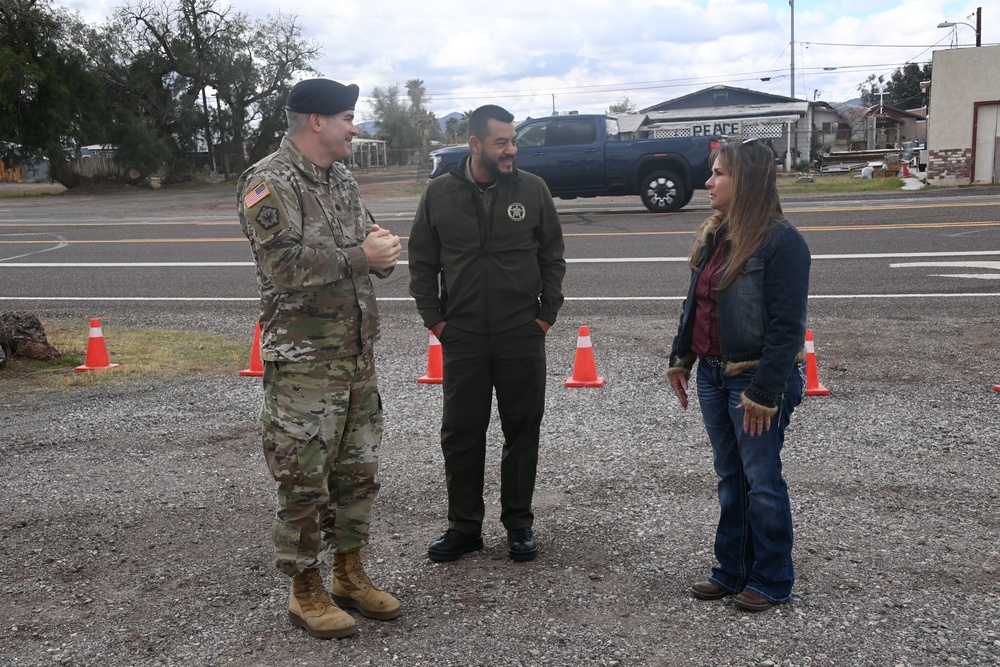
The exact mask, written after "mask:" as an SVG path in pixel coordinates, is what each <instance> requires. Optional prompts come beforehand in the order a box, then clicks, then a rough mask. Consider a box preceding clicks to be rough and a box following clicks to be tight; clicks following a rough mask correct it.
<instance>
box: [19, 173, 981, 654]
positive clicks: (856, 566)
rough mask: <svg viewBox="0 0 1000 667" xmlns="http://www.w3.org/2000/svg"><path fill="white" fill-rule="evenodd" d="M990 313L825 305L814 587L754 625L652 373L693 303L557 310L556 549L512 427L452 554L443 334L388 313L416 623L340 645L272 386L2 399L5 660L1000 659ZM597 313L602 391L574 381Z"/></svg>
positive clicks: (396, 538) (376, 550) (134, 311)
mask: <svg viewBox="0 0 1000 667" xmlns="http://www.w3.org/2000/svg"><path fill="white" fill-rule="evenodd" d="M363 187H364V185H363ZM994 306H995V303H994V302H992V301H990V300H983V299H970V300H963V299H950V300H948V301H947V302H944V305H943V306H941V307H940V308H939V309H938V310H936V311H935V316H934V317H922V316H919V315H916V314H914V315H912V316H908V317H906V318H898V319H894V318H890V317H887V316H886V314H885V312H883V311H882V310H881V309H880V308H879V306H878V305H877V304H861V303H859V302H847V301H844V302H838V301H833V300H817V301H815V302H813V303H812V304H811V306H810V308H811V310H810V326H811V328H812V329H813V332H814V334H815V337H816V341H815V342H816V349H817V354H818V357H819V374H820V380H821V381H822V382H823V384H824V385H826V386H827V387H829V388H830V389H831V392H832V394H831V395H830V396H827V397H807V398H806V400H805V401H804V402H803V404H802V405H801V406H800V407H799V409H798V410H796V413H795V415H794V416H793V420H792V426H791V427H790V429H789V431H788V437H787V442H786V449H785V455H784V461H785V474H786V477H787V479H788V483H789V487H790V491H791V497H792V506H793V517H794V519H795V527H796V540H797V541H796V546H795V551H794V558H795V565H796V573H797V577H798V581H797V582H796V586H795V590H794V596H793V601H792V603H791V604H789V605H785V606H782V607H778V608H775V609H773V610H771V611H768V612H766V613H763V614H748V613H745V612H741V611H739V610H738V609H736V608H735V607H734V606H733V605H732V604H731V603H730V602H727V601H717V602H701V601H697V600H694V599H692V598H691V597H690V595H689V594H688V593H687V588H688V586H689V585H690V584H691V583H693V582H695V581H697V580H699V579H703V578H704V577H705V576H706V574H707V573H708V571H709V568H710V567H711V565H712V562H713V557H712V537H713V533H714V526H715V521H716V518H717V511H718V506H717V501H716V497H715V476H714V474H713V473H712V467H711V452H710V448H709V445H708V442H707V438H706V436H705V433H704V429H703V426H702V424H701V420H700V418H699V415H698V412H697V408H696V403H694V404H693V406H692V409H691V410H689V411H686V412H685V411H682V410H681V409H680V408H679V406H678V405H677V402H676V399H675V398H674V397H673V394H672V392H671V391H670V389H669V386H668V385H667V383H666V381H665V380H664V378H663V369H664V366H665V364H666V357H667V352H668V348H669V342H670V338H671V336H672V332H673V329H674V326H675V321H676V314H677V313H676V311H677V309H678V308H679V303H669V304H666V305H655V304H654V305H646V306H636V305H635V304H630V305H628V307H627V308H626V307H619V306H616V305H595V304H593V303H586V304H584V303H580V302H569V303H568V304H567V305H566V307H565V308H564V310H563V311H562V312H561V314H560V322H559V324H558V325H557V326H556V327H555V328H554V329H553V330H552V331H551V332H550V334H549V343H548V353H549V386H548V398H547V413H546V419H545V422H544V423H543V444H542V451H541V458H540V462H539V475H538V485H537V490H536V498H535V513H536V524H535V532H536V536H537V538H538V540H539V542H540V545H541V554H540V556H539V558H538V559H537V560H535V561H533V562H530V563H513V562H511V561H510V560H509V559H508V558H507V556H506V545H505V539H504V536H505V533H504V531H503V528H502V526H501V525H500V523H499V520H498V516H499V503H498V494H499V491H498V469H499V461H498V458H499V450H500V440H501V435H500V433H499V429H497V428H495V427H494V428H493V429H491V433H490V460H491V461H492V465H490V466H488V469H487V512H488V516H487V523H486V525H485V526H484V538H485V541H486V549H485V550H484V551H482V552H479V553H475V554H470V555H467V556H465V557H463V558H462V559H461V560H459V561H457V562H455V563H447V564H437V563H432V562H430V561H428V560H427V558H426V546H427V543H428V542H429V541H430V540H432V539H434V538H436V537H437V536H438V535H439V534H440V533H441V532H442V530H443V529H444V527H445V512H446V509H445V490H444V485H443V477H444V473H443V462H442V458H441V453H440V447H439V444H438V430H439V425H440V423H439V419H440V413H441V392H440V387H438V386H433V385H430V386H428V385H418V384H417V383H416V381H415V380H416V378H417V377H419V376H420V375H423V374H424V372H425V371H426V359H427V356H426V355H427V337H426V336H427V334H426V332H425V331H424V330H423V329H422V328H421V326H420V323H419V321H418V318H417V316H416V313H415V312H413V310H412V305H409V304H405V303H397V302H386V303H384V305H383V306H382V309H383V339H382V341H381V343H380V346H379V348H378V357H379V372H380V385H381V391H382V394H383V400H384V404H385V412H386V414H385V417H386V433H385V439H384V441H383V448H382V468H381V473H382V481H383V488H382V492H381V493H380V495H379V498H378V501H377V502H376V506H375V512H374V518H373V525H372V537H373V543H372V545H371V546H370V547H369V548H368V549H367V550H366V552H365V553H366V563H367V569H368V571H369V573H370V574H371V575H372V576H373V578H374V579H375V580H376V581H377V582H378V583H379V584H380V585H382V586H383V587H384V588H386V589H387V590H389V591H390V592H392V593H393V594H395V595H397V596H398V597H399V598H400V600H401V601H402V603H403V608H404V613H403V615H402V616H401V617H400V618H399V619H397V620H395V621H391V622H378V621H372V620H368V619H365V618H363V617H358V625H359V632H358V633H357V634H356V635H354V636H353V637H351V638H348V639H344V640H332V641H320V640H316V639H312V638H311V637H309V636H308V635H307V634H306V633H305V632H303V631H302V630H300V629H298V628H294V627H292V626H291V625H289V624H288V622H287V621H286V618H285V610H286V605H287V597H288V582H287V580H286V579H285V578H284V577H283V576H282V575H281V574H279V573H278V572H277V571H276V570H275V569H274V567H273V563H272V553H271V545H270V539H269V534H270V532H269V531H270V522H271V515H272V513H273V506H274V499H273V494H274V486H273V483H272V481H271V478H270V476H269V475H268V473H267V471H266V469H265V467H264V463H263V459H262V456H261V454H260V443H259V427H258V422H257V420H256V413H257V411H258V409H259V405H260V400H261V388H260V383H259V381H258V380H256V379H253V378H243V377H239V376H238V375H237V373H236V371H237V370H239V369H233V371H232V372H231V373H227V374H223V375H199V376H192V377H181V378H155V379H150V380H148V381H142V382H141V383H137V382H134V381H130V382H128V383H126V382H122V381H119V382H117V383H115V384H111V385H109V386H104V387H101V388H78V389H73V390H68V391H63V392H51V393H31V394H27V393H21V394H14V395H13V396H12V397H5V398H3V399H0V406H2V410H0V433H2V435H0V475H2V477H3V479H4V480H5V481H4V483H3V485H2V486H0V501H2V507H4V508H6V512H5V515H4V516H3V517H2V518H0V555H2V557H0V665H5V666H6V665H10V666H11V667H14V666H19V667H20V666H28V665H32V666H34V665H39V666H40V665H73V666H83V665H92V666H100V667H124V666H144V667H145V666H168V665H170V666H180V665H199V666H202V665H204V666H216V667H219V666H222V665H260V666H285V665H289V666H290V665H296V666H300V665H303V666H312V665H316V666H319V665H323V666H326V665H331V664H332V665H390V664H400V665H439V666H458V665H483V666H487V665H488V666H492V665H501V666H505V667H506V666H511V667H515V666H517V667H522V666H523V667H528V666H534V665H560V666H561V665H566V666H574V665H621V666H631V665H636V666H647V667H674V666H680V665H684V666H685V667H687V666H690V665H694V666H715V665H718V666H727V667H730V666H731V667H767V666H770V667H774V666H779V665H780V666H782V667H820V666H827V665H843V666H869V665H870V666H872V667H883V666H889V667H896V666H904V667H918V666H924V667H931V666H934V667H937V666H940V665H975V666H979V665H1000V583H998V581H1000V548H998V546H997V536H998V533H1000V517H998V513H997V500H998V493H1000V491H998V488H1000V466H998V465H997V460H998V433H1000V393H998V392H994V391H992V387H993V385H994V384H997V383H1000V356H998V351H997V349H998V348H997V344H996V342H997V334H996V332H997V331H998V329H1000V311H998V310H997V309H996V308H995V307H994ZM86 308H87V306H80V307H79V310H78V309H77V307H76V306H71V305H67V306H49V307H46V308H42V309H35V310H34V311H33V312H36V313H37V314H38V315H39V316H40V317H41V318H42V321H43V323H44V322H45V321H46V320H47V319H55V318H65V317H90V316H91V315H89V314H88V313H86V312H84V310H85V309H86ZM117 308H118V309H119V310H118V311H117V312H115V313H114V321H115V323H116V324H118V325H123V326H128V325H134V326H146V327H157V328H170V329H178V330H198V331H205V332H215V333H222V334H225V335H230V336H233V337H235V338H238V339H247V338H248V337H249V332H248V331H247V322H252V321H253V317H254V315H255V308H254V305H253V304H247V303H237V304H229V305H223V306H221V307H215V306H213V307H212V310H211V311H209V310H206V309H204V308H203V307H201V308H199V307H196V306H191V307H184V306H177V307H176V308H174V307H172V308H171V311H170V312H169V313H164V312H159V311H157V310H155V309H153V308H149V309H143V308H142V307H141V306H136V307H132V306H129V305H126V304H123V305H121V306H118V307H117ZM984 313H985V314H984ZM582 324H587V325H589V327H590V330H591V335H592V338H593V340H594V350H595V356H596V359H597V369H598V371H599V373H600V374H601V375H603V376H605V377H606V378H607V384H606V385H605V386H604V387H603V388H601V389H567V388H565V387H564V386H563V382H564V381H565V379H566V377H567V376H569V375H570V374H571V371H572V365H573V359H574V353H575V347H576V334H577V328H578V327H579V326H580V325H582ZM110 344H111V342H110V341H109V346H110ZM112 361H113V359H112ZM692 386H693V383H692ZM7 389H8V388H7V387H0V393H7V392H6V391H5V390H7ZM695 400H696V397H695Z"/></svg>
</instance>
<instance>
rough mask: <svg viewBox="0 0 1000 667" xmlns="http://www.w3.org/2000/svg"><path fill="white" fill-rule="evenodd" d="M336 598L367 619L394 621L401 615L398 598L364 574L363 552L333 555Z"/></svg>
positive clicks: (331, 590) (341, 603)
mask: <svg viewBox="0 0 1000 667" xmlns="http://www.w3.org/2000/svg"><path fill="white" fill-rule="evenodd" d="M330 593H331V597H332V598H333V601H334V602H336V603H337V604H339V605H340V606H341V607H343V608H344V609H357V610H358V611H360V612H361V613H362V614H364V615H365V616H367V617H368V618H374V619H376V620H379V621H391V620H392V619H394V618H396V617H397V616H399V600H397V599H396V598H394V597H392V596H391V595H389V594H388V593H386V592H385V591H383V590H382V589H380V588H377V587H376V586H375V584H373V583H372V580H371V579H369V578H368V575H367V574H365V568H364V567H363V566H362V565H361V552H360V551H352V552H351V553H346V554H334V555H333V583H332V585H331V586H330Z"/></svg>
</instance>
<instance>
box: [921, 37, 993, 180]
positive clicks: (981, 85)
mask: <svg viewBox="0 0 1000 667" xmlns="http://www.w3.org/2000/svg"><path fill="white" fill-rule="evenodd" d="M931 63H932V69H931V96H930V116H929V120H928V126H927V152H928V160H927V181H928V183H931V184H932V185H969V184H970V183H972V182H973V180H972V177H973V174H972V162H973V156H974V155H975V159H976V162H977V168H976V174H977V182H991V180H983V179H982V178H981V176H980V175H981V174H982V173H983V172H982V171H981V169H980V166H981V165H982V164H985V163H987V162H990V163H993V162H995V161H996V160H995V157H996V156H995V150H996V148H995V147H996V145H997V142H996V141H993V142H992V150H990V144H989V142H987V141H985V140H983V139H982V137H979V139H980V140H979V141H977V143H978V144H979V145H980V148H979V150H978V151H975V150H974V147H973V123H974V122H975V120H976V110H977V106H978V107H979V108H981V109H982V108H983V107H984V106H987V107H988V106H989V104H988V103H989V102H993V103H998V102H1000V67H998V66H997V64H998V63H1000V46H982V47H967V48H960V49H946V50H940V51H935V52H934V55H933V59H932V61H931ZM977 103H979V104H978V105H977ZM983 103H987V104H985V105H984V104H983ZM983 112H984V113H985V112H986V109H983ZM986 129H987V128H985V127H984V128H982V130H983V131H985V130H986ZM990 129H991V130H992V128H990ZM984 152H985V153H988V154H981V153H984ZM991 171H993V170H991ZM988 178H991V179H992V182H996V179H997V175H996V174H995V173H994V174H992V176H989V177H988Z"/></svg>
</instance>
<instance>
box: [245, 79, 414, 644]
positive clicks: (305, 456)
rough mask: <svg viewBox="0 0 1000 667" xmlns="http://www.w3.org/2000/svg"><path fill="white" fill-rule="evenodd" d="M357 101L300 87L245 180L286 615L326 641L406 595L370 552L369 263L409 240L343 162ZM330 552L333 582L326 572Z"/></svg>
mask: <svg viewBox="0 0 1000 667" xmlns="http://www.w3.org/2000/svg"><path fill="white" fill-rule="evenodd" d="M357 98H358V87H357V86H356V85H351V86H345V85H343V84H340V83H338V82H336V81H330V80H327V79H310V80H307V81H302V82H300V83H298V84H296V85H295V86H294V87H293V88H292V90H291V92H290V93H289V95H288V101H287V104H286V107H285V109H286V115H287V118H288V135H287V136H286V137H285V138H284V139H283V140H282V142H281V147H280V148H279V149H278V151H277V152H275V153H272V154H271V155H269V156H267V157H266V158H264V159H263V160H261V161H260V162H258V163H257V164H255V165H254V166H253V167H251V168H250V169H248V170H247V171H246V173H244V174H243V176H242V177H241V178H240V183H239V188H238V192H239V195H238V207H239V214H240V224H241V226H242V227H243V233H244V234H245V235H246V236H247V238H248V239H249V240H250V248H251V251H252V253H253V258H254V263H255V264H256V266H257V283H258V288H259V291H260V328H261V359H262V360H263V362H264V405H263V408H262V410H261V414H260V419H261V422H263V444H264V457H265V459H266V461H267V467H268V469H269V470H270V472H271V475H272V476H273V477H274V479H275V481H277V482H278V509H277V514H276V517H275V521H274V526H273V530H272V537H273V540H274V549H275V558H276V562H277V566H278V569H279V570H281V571H282V572H284V573H285V574H287V575H289V576H290V577H292V594H291V597H290V600H289V611H288V616H289V620H290V621H291V622H292V623H293V624H295V625H298V626H301V627H303V628H305V629H306V630H307V631H308V632H309V633H310V634H311V635H313V636H315V637H320V638H324V639H325V638H330V637H346V636H348V635H351V634H353V633H354V632H355V629H356V627H355V621H354V619H353V618H352V617H351V616H350V615H349V614H347V613H345V612H344V611H343V610H342V609H341V607H347V608H352V609H357V610H359V611H360V612H361V613H362V614H364V615H365V616H368V617H370V618H376V619H380V620H388V619H392V618H396V617H397V616H398V615H399V602H398V601H397V600H396V599H395V598H393V597H392V596H391V595H389V594H388V593H385V592H384V591H381V590H379V589H378V588H376V587H375V586H374V585H373V584H372V582H371V580H370V579H369V578H368V576H367V575H366V574H365V571H364V569H363V567H362V565H361V561H360V558H359V553H360V550H361V548H362V547H364V546H365V545H366V544H367V543H368V524H369V518H370V515H371V507H372V501H373V500H374V499H375V494H376V493H377V492H378V490H379V481H378V476H377V469H378V447H379V443H380V442H381V439H382V410H381V400H380V398H379V393H378V387H377V385H376V380H375V360H374V356H373V351H372V346H373V344H374V342H375V340H376V338H377V337H378V311H377V307H376V302H375V292H374V287H373V285H372V281H371V277H370V276H369V274H375V275H376V276H378V277H380V278H385V277H386V276H388V275H389V274H390V273H391V271H392V269H393V267H395V265H396V261H397V259H398V257H399V253H400V249H401V246H400V241H399V237H398V236H394V235H392V234H390V233H389V232H388V231H387V230H384V229H380V228H379V226H378V225H376V224H373V221H372V220H371V216H370V214H369V213H368V210H367V209H366V208H365V205H364V203H363V202H362V201H361V195H360V192H359V190H358V185H357V183H356V182H355V180H354V178H353V177H352V176H351V173H350V171H348V170H347V168H346V167H344V165H342V164H340V163H339V162H338V160H343V159H345V158H347V157H349V156H350V155H351V139H352V138H353V137H354V136H356V135H357V133H358V131H357V128H355V127H354V123H353V119H354V106H355V103H356V102H357ZM329 553H332V554H333V561H334V562H333V581H332V586H331V590H330V592H328V591H327V590H326V588H325V586H324V584H323V579H322V576H321V575H320V573H319V569H318V568H319V567H320V566H321V565H322V563H323V562H324V561H325V560H326V558H327V555H328V554H329ZM331 593H332V595H331ZM338 605H339V606H338Z"/></svg>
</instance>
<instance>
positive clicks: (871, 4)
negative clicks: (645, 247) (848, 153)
mask: <svg viewBox="0 0 1000 667" xmlns="http://www.w3.org/2000/svg"><path fill="white" fill-rule="evenodd" d="M54 4H55V5H56V6H62V7H66V8H68V9H70V10H73V11H79V12H81V14H82V16H83V17H84V18H85V19H86V20H88V21H89V22H91V23H100V22H102V21H103V20H104V19H105V18H106V17H108V16H110V15H111V12H112V11H113V9H114V8H115V7H117V6H121V5H122V4H123V3H120V2H119V3H112V2H107V1H106V0H104V1H102V0H96V1H93V0H54ZM230 4H231V6H232V7H233V9H235V10H237V11H240V12H245V13H247V14H249V15H250V16H251V17H253V18H259V19H263V18H265V17H266V16H267V15H269V14H275V13H276V12H277V10H278V9H280V10H281V11H282V12H284V13H291V14H297V15H298V17H299V21H300V22H301V24H302V26H303V30H304V34H305V36H306V37H308V38H311V39H315V40H316V41H317V42H318V43H319V44H320V45H321V47H322V50H323V55H322V57H321V58H320V59H318V61H317V62H316V63H315V65H316V68H317V69H318V70H320V71H321V72H323V74H324V75H325V76H328V77H330V78H334V79H337V80H340V81H344V82H352V83H357V84H358V85H359V86H360V87H361V91H362V95H367V94H369V93H370V92H371V90H372V89H373V88H374V87H375V86H386V85H392V84H398V85H399V86H400V90H401V91H402V90H403V87H404V85H405V83H406V81H407V80H409V79H422V80H423V81H424V86H425V88H426V91H427V94H428V95H429V97H430V104H429V106H430V108H431V110H433V111H434V112H436V113H437V114H438V115H439V116H444V115H446V114H447V113H449V112H451V111H465V110H467V109H471V108H474V107H476V106H478V105H479V104H484V103H487V102H493V103H497V104H501V105H503V106H505V107H507V108H508V109H510V110H511V111H512V112H513V113H514V114H515V116H517V117H518V118H525V117H527V116H529V115H533V116H539V115H545V114H548V113H550V112H551V110H552V106H553V95H554V96H555V107H556V109H557V110H563V111H565V110H570V109H575V110H578V111H580V112H601V111H603V110H604V109H606V108H607V107H608V106H609V105H610V104H612V103H614V102H615V101H617V100H618V99H620V98H621V97H622V96H623V95H628V96H629V98H630V99H632V100H633V101H634V102H635V103H636V104H637V106H639V107H645V106H651V105H653V104H656V103H658V102H662V101H664V100H668V99H672V98H674V97H678V96H680V95H686V94H688V93H691V92H694V91H696V90H699V89H701V88H704V87H707V86H711V85H718V84H726V85H733V86H738V87H743V88H752V89H755V90H762V91H765V92H771V93H776V94H782V95H787V94H789V92H790V88H791V80H790V77H789V74H790V65H791V53H790V49H789V41H790V39H791V35H790V13H791V10H790V7H789V4H788V1H787V0H703V1H700V2H693V1H690V0H644V1H640V0H620V1H617V2H612V1H610V0H548V1H547V2H544V3H543V2H538V0H534V1H533V2H529V1H525V0H518V1H515V2H511V3H506V4H489V5H487V4H480V3H455V2H454V0H448V1H445V0H423V1H422V2H419V3H414V2H412V1H411V0H382V2H380V3H370V4H365V3H353V4H348V5H339V6H337V5H333V4H327V5H317V4H315V3H309V4H306V3H304V2H301V1H300V0H291V2H287V3H285V4H283V5H277V6H276V5H274V4H273V3H265V2H262V1H261V0H234V1H233V2H231V3H230ZM981 4H982V2H981V0H980V1H979V2H978V3H976V2H949V1H947V0H907V1H903V2H889V1H886V0H845V1H842V2H836V3H831V2H829V1H828V0H797V1H796V5H795V23H796V25H795V41H796V45H795V91H796V94H797V96H798V97H800V98H807V97H808V98H810V99H811V98H812V97H813V95H814V94H815V95H817V96H818V97H819V99H823V100H826V101H831V102H839V101H843V100H845V99H849V98H851V97H854V96H855V95H856V94H857V87H858V85H859V84H861V83H862V82H864V80H865V79H866V78H867V77H868V75H869V74H876V75H884V76H886V77H888V75H890V74H891V73H892V72H893V71H894V70H895V69H897V68H898V67H900V66H902V65H903V64H904V63H906V62H907V61H910V60H912V61H914V62H918V63H923V62H927V61H929V60H930V55H931V49H932V48H947V47H948V46H949V38H950V31H949V30H943V29H938V28H937V27H936V26H937V24H938V23H939V22H941V21H944V20H951V21H967V22H970V23H974V20H973V19H970V18H968V17H969V15H970V14H972V13H973V12H974V11H975V8H976V7H977V6H980V5H981ZM327 7H330V9H329V10H327V9H326V8H327ZM986 11H987V12H992V11H998V10H993V9H990V8H987V10H986ZM996 20H997V17H991V18H990V21H992V22H993V23H992V25H995V23H996ZM984 23H986V21H984ZM958 36H959V41H960V43H962V44H964V45H969V44H971V43H973V40H974V37H973V31H972V30H971V29H969V28H967V27H964V26H961V27H959V31H958ZM985 37H989V35H985ZM994 39H995V36H994ZM988 41H989V40H988V39H984V42H988ZM935 44H937V46H935V47H932V45H935ZM850 45H858V46H850ZM883 45H893V46H891V47H890V46H883ZM825 68H835V69H825ZM765 77H770V81H761V78H765ZM364 111H365V110H363V109H362V114H364Z"/></svg>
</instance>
